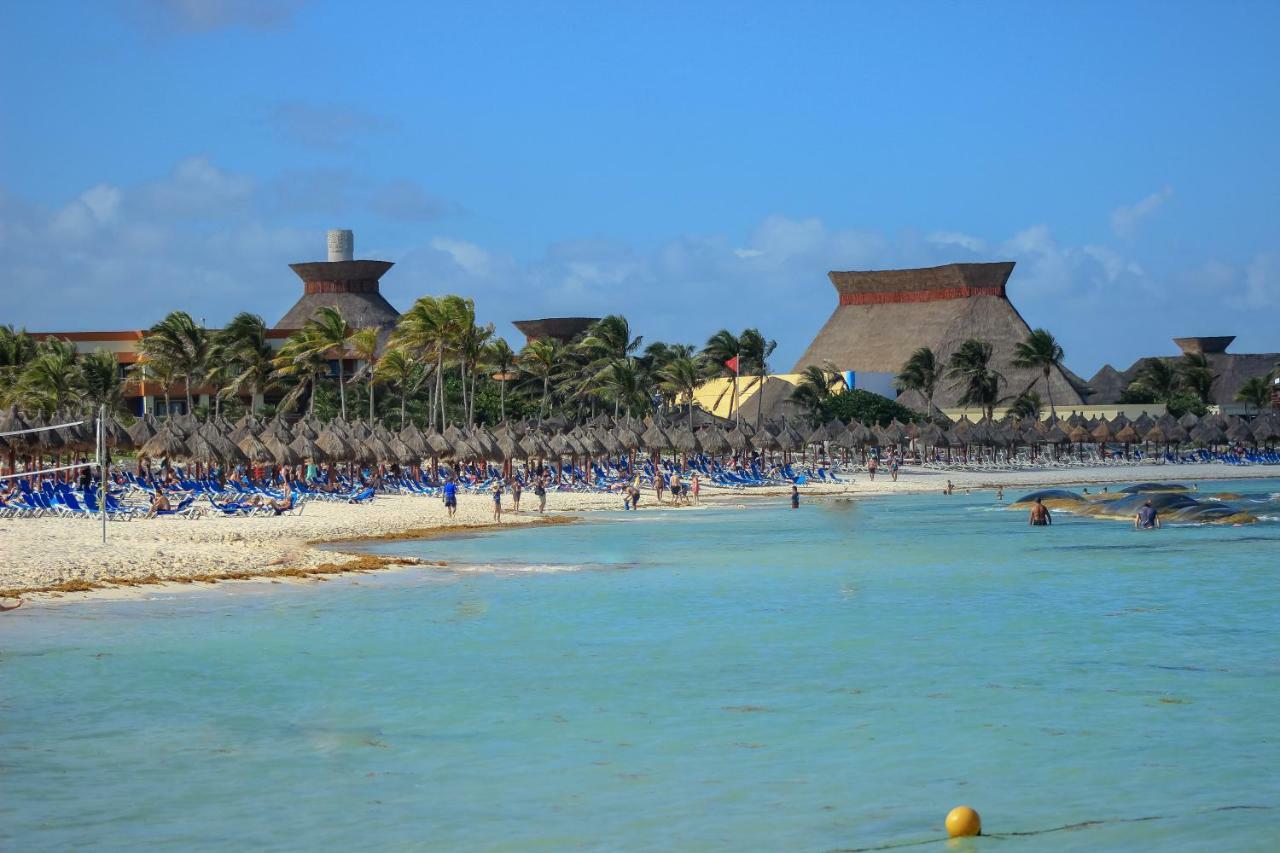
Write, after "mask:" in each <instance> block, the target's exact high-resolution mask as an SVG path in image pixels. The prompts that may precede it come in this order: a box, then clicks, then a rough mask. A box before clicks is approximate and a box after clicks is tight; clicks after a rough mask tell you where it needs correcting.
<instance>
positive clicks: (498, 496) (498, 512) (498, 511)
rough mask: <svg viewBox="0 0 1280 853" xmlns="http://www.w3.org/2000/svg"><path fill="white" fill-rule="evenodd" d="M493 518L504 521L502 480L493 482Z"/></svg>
mask: <svg viewBox="0 0 1280 853" xmlns="http://www.w3.org/2000/svg"><path fill="white" fill-rule="evenodd" d="M493 520H494V521H497V522H501V521H502V481H501V480H495V481H494V483H493Z"/></svg>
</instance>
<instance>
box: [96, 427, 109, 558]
mask: <svg viewBox="0 0 1280 853" xmlns="http://www.w3.org/2000/svg"><path fill="white" fill-rule="evenodd" d="M106 455H107V406H106V404H105V403H104V404H102V405H101V406H99V407H98V512H100V513H101V514H102V544H103V545H106V544H107V466H106V464H105V462H106Z"/></svg>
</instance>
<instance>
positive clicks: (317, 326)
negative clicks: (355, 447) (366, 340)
mask: <svg viewBox="0 0 1280 853" xmlns="http://www.w3.org/2000/svg"><path fill="white" fill-rule="evenodd" d="M302 329H303V331H304V332H305V333H306V334H305V335H304V336H303V338H302V339H303V340H304V341H306V342H307V344H308V345H309V346H310V347H312V350H313V351H312V352H306V353H302V352H299V353H296V354H295V358H296V357H300V356H301V357H305V358H307V359H311V358H314V357H317V356H319V357H321V358H322V360H324V361H328V360H329V356H330V355H331V354H334V353H336V354H337V357H338V400H339V411H340V412H341V413H342V419H343V420H346V419H347V385H346V377H345V375H344V374H345V371H344V370H343V363H344V361H345V359H346V355H347V341H348V340H349V339H350V338H351V334H352V328H351V326H350V325H348V324H347V321H346V319H345V318H344V317H343V316H342V312H341V311H339V310H338V309H337V308H334V307H333V306H332V305H323V306H321V307H319V308H317V309H316V312H315V313H314V314H312V315H311V318H310V319H309V320H307V322H306V323H304V324H303V327H302Z"/></svg>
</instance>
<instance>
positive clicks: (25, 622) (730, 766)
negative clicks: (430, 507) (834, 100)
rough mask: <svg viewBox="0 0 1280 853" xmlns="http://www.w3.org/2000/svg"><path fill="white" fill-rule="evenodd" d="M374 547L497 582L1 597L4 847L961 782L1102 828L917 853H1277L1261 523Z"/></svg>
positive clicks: (633, 842)
mask: <svg viewBox="0 0 1280 853" xmlns="http://www.w3.org/2000/svg"><path fill="white" fill-rule="evenodd" d="M1224 487H1225V484H1224ZM1230 487H1231V488H1232V490H1234V491H1241V492H1247V493H1249V494H1251V495H1256V496H1257V500H1258V501H1259V502H1258V503H1256V504H1255V506H1256V507H1260V508H1262V509H1263V511H1264V512H1268V513H1269V516H1268V517H1269V518H1271V519H1276V518H1277V517H1280V505H1277V503H1276V502H1275V501H1271V502H1269V503H1268V502H1263V501H1264V500H1265V496H1266V495H1268V494H1274V493H1277V492H1280V481H1267V482H1257V481H1254V482H1246V483H1238V484H1233V485H1231V486H1230ZM1201 488H1202V491H1209V490H1211V489H1212V488H1213V487H1208V486H1202V487H1201ZM1016 496H1017V495H1016V494H1015V493H1012V492H1011V493H1010V494H1009V495H1008V497H1009V498H1010V499H1012V498H1014V497H1016ZM1246 500H1248V498H1246ZM377 550H379V551H381V552H384V553H396V554H416V555H427V556H430V557H431V558H432V559H444V560H448V561H449V562H450V563H451V564H453V565H455V566H464V565H467V566H484V567H488V569H489V570H488V571H483V572H474V571H440V570H431V571H427V570H417V569H415V570H408V571H402V572H393V573H378V574H372V575H363V576H354V577H350V578H339V579H335V580H332V581H330V582H327V583H319V584H314V585H307V586H295V585H288V586H285V585H270V584H254V585H224V586H220V587H217V588H214V589H210V590H206V591H199V592H190V593H187V592H179V593H170V592H159V591H158V592H154V593H152V594H151V595H150V600H144V601H117V602H108V601H102V602H89V603H80V604H75V605H73V606H66V607H55V608H43V609H36V608H24V609H23V610H19V611H15V612H12V613H8V614H5V615H4V616H3V617H0V679H2V681H0V683H2V685H3V693H2V695H0V849H6V850H10V849H11V850H46V849H47V850H65V849H71V848H75V847H78V846H94V845H96V846H100V847H109V848H115V849H124V848H138V847H153V848H154V847H161V848H169V849H193V848H198V849H227V850H240V849H246V848H248V847H268V848H276V849H307V850H317V849H325V850H345V849H367V848H383V849H444V850H559V849H574V848H584V849H608V850H611V849H627V850H670V849H725V850H728V849H734V850H742V849H760V850H829V849H837V848H858V847H874V846H878V845H887V844H898V843H905V842H912V841H925V840H927V839H931V838H938V837H940V836H941V835H942V834H943V832H942V819H943V817H944V816H945V815H946V812H947V810H948V809H949V808H950V807H952V806H954V805H958V804H961V803H965V804H969V805H972V806H974V807H975V808H977V809H978V810H979V811H980V812H981V813H982V815H983V820H984V826H985V829H986V830H987V832H989V833H1010V832H1029V831H1036V830H1044V829H1050V828H1053V827H1059V826H1062V825H1065V824H1076V823H1081V822H1086V821H1102V823H1099V824H1097V825H1092V826H1089V827H1087V828H1080V829H1076V830H1071V831H1060V832H1053V833H1048V834H1041V835H1032V836H1016V837H989V838H979V839H971V840H966V841H964V842H960V843H953V844H952V847H950V848H947V847H945V846H944V845H943V844H942V843H939V844H937V845H936V846H934V847H932V848H931V847H922V848H916V849H963V850H970V849H971V850H1206V851H1208V850H1214V851H1220V850H1271V849H1275V848H1276V845H1277V842H1278V841H1280V829H1277V826H1278V825H1280V743H1278V739H1280V734H1278V733H1280V725H1278V722H1280V711H1278V710H1277V704H1278V700H1280V633H1278V630H1277V629H1280V583H1278V580H1280V574H1278V573H1280V522H1278V521H1276V520H1270V521H1266V522H1264V523H1262V524H1258V525H1254V526H1251V527H1171V528H1166V529H1164V530H1161V531H1158V532H1148V533H1139V532H1135V531H1133V530H1132V529H1130V528H1129V527H1128V526H1127V525H1124V524H1120V523H1116V522H1109V521H1101V520H1095V519H1078V518H1077V519H1073V518H1071V517H1069V516H1063V515H1060V516H1059V517H1058V524H1056V525H1055V526H1054V527H1052V528H1050V529H1032V528H1028V527H1027V526H1026V525H1025V518H1024V516H1023V515H1022V514H1021V513H1014V512H1006V511H1001V510H999V509H997V508H996V507H995V504H994V499H993V496H992V495H991V494H990V493H982V494H974V495H968V496H966V495H955V496H952V497H950V498H947V497H943V496H940V495H930V496H914V497H895V498H885V499H875V500H863V501H859V502H850V501H835V502H829V503H818V502H813V503H806V504H805V505H804V506H803V507H802V508H801V510H800V511H798V512H792V511H790V510H789V509H787V508H785V507H783V506H781V505H780V506H776V507H775V506H769V507H763V508H751V509H745V510H741V509H731V508H725V509H713V510H706V511H701V512H687V513H653V512H650V513H645V512H643V511H642V512H641V513H639V514H628V515H625V516H624V515H622V514H621V513H619V514H618V521H617V523H611V524H604V523H592V522H588V523H582V524H577V525H562V526H556V527H548V528H542V529H523V530H512V531H508V532H504V533H502V534H499V535H484V536H476V537H473V538H465V539H455V540H448V541H440V540H437V541H431V542H401V543H394V544H389V545H386V546H381V547H379V548H378V549H377ZM1241 807H1248V808H1241ZM1148 817H1150V818H1158V819H1155V820H1141V821H1140V820H1136V819H1138V818H1148Z"/></svg>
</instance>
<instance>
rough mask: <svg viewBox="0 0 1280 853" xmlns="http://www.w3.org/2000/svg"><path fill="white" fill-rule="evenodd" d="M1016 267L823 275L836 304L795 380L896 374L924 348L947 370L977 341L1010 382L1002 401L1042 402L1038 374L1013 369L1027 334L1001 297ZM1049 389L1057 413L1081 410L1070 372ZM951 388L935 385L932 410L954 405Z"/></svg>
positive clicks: (1055, 375)
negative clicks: (1034, 394) (1023, 396)
mask: <svg viewBox="0 0 1280 853" xmlns="http://www.w3.org/2000/svg"><path fill="white" fill-rule="evenodd" d="M1013 267H1014V264H1013V262H1012V261H1008V262H1002V263H989V264H947V265H945V266H940V267H929V268H926V269H905V270H871V271H865V272H831V273H828V274H827V275H828V277H829V278H830V279H831V283H832V285H834V286H835V289H836V292H837V293H838V294H839V296H840V304H839V305H838V306H837V307H836V310H835V311H834V312H833V313H832V315H831V317H830V319H828V320H827V323H826V325H825V326H823V327H822V330H821V331H820V332H818V335H817V337H815V338H814V339H813V342H812V343H811V344H809V348H808V349H807V350H805V352H804V355H802V356H801V357H800V360H799V361H797V362H796V366H795V372H799V371H801V370H803V369H804V368H805V367H807V366H809V365H814V364H817V365H821V364H824V363H826V362H831V363H832V364H833V365H834V366H835V367H836V368H837V369H839V370H853V371H862V372H871V373H891V374H896V373H898V372H899V371H901V369H902V365H903V364H904V363H905V362H906V360H907V359H908V358H909V357H910V356H911V353H912V352H914V351H915V350H916V349H917V348H919V347H929V348H930V349H932V350H933V351H934V354H935V355H937V357H938V358H939V359H941V360H942V361H944V362H945V361H946V360H947V359H949V358H950V357H951V354H952V353H953V352H954V351H955V350H956V349H957V348H958V347H959V346H960V345H961V344H962V343H963V342H964V341H965V340H967V339H969V338H978V339H980V340H985V341H989V342H991V344H992V346H993V348H994V357H993V358H992V365H991V366H992V367H993V368H994V369H995V370H997V371H999V372H1000V373H1002V374H1003V375H1004V376H1005V378H1006V380H1007V385H1003V386H1001V389H1000V393H1001V395H1002V396H1004V395H1010V396H1012V395H1016V394H1018V393H1020V392H1021V391H1022V390H1023V389H1025V388H1027V387H1028V386H1032V385H1033V383H1034V385H1035V387H1036V388H1037V390H1039V392H1040V394H1041V396H1042V397H1044V396H1045V393H1044V380H1043V378H1042V377H1041V375H1040V373H1039V372H1038V371H1033V370H1024V369H1019V368H1015V367H1014V366H1013V351H1014V346H1015V344H1017V343H1019V342H1021V341H1022V340H1024V339H1025V338H1026V336H1027V334H1028V333H1029V332H1030V331H1031V329H1030V327H1028V326H1027V323H1026V321H1025V320H1023V319H1022V316H1021V315H1020V314H1019V313H1018V311H1017V309H1016V308H1014V307H1013V304H1012V303H1011V302H1010V301H1009V299H1008V298H1007V296H1006V295H1005V284H1006V283H1007V282H1008V280H1009V276H1010V274H1011V273H1012V272H1013ZM1049 381H1050V383H1051V384H1052V387H1053V401H1054V403H1055V404H1056V405H1057V406H1058V407H1062V406H1070V405H1080V404H1082V403H1083V402H1084V400H1083V399H1082V397H1081V390H1082V389H1083V388H1084V382H1083V380H1081V379H1080V378H1079V377H1077V376H1075V375H1074V374H1072V373H1070V371H1065V370H1054V371H1053V372H1052V373H1051V374H1050V376H1049ZM952 386H953V383H952V382H950V381H947V380H944V381H943V382H942V383H940V384H939V386H938V389H937V392H936V395H935V397H934V403H935V404H936V405H938V406H941V407H946V408H950V407H954V406H955V405H956V404H957V400H958V398H959V396H960V391H959V390H957V389H955V388H954V387H952ZM1046 403H1047V400H1046Z"/></svg>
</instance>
